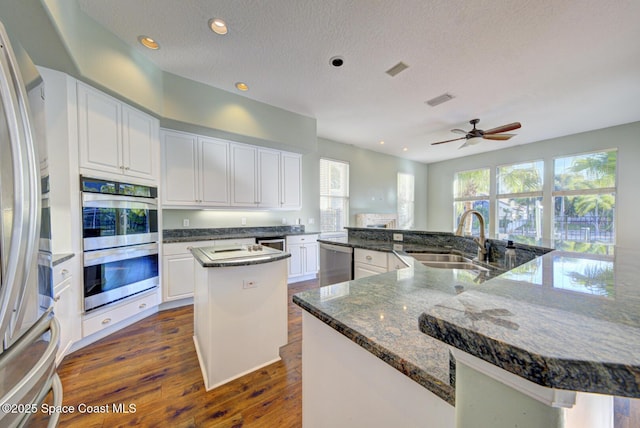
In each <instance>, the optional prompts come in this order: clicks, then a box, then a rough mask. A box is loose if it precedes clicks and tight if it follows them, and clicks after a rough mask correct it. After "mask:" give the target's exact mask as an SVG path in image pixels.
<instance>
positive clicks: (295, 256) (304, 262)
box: [287, 235, 318, 283]
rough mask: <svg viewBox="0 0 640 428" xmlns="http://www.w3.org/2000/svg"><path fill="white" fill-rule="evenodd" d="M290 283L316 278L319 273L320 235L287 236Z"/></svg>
mask: <svg viewBox="0 0 640 428" xmlns="http://www.w3.org/2000/svg"><path fill="white" fill-rule="evenodd" d="M287 251H288V252H289V253H290V254H291V257H290V258H289V283H292V282H298V281H304V280H307V279H312V278H315V277H316V275H317V273H318V235H293V236H287Z"/></svg>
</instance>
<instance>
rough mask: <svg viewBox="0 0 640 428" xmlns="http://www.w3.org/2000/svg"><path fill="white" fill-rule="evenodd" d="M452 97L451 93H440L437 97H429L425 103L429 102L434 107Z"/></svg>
mask: <svg viewBox="0 0 640 428" xmlns="http://www.w3.org/2000/svg"><path fill="white" fill-rule="evenodd" d="M452 99H453V95H451V94H442V95H440V96H438V97H435V98H432V99H430V100H429V101H426V103H427V104H429V105H430V106H431V107H435V106H437V105H439V104H442V103H446V102H447V101H449V100H452Z"/></svg>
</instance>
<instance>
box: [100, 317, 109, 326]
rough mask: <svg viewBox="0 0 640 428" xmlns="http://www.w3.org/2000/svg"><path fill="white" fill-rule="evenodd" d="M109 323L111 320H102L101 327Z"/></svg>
mask: <svg viewBox="0 0 640 428" xmlns="http://www.w3.org/2000/svg"><path fill="white" fill-rule="evenodd" d="M110 322H111V318H105V319H103V320H102V325H106V324H109V323H110Z"/></svg>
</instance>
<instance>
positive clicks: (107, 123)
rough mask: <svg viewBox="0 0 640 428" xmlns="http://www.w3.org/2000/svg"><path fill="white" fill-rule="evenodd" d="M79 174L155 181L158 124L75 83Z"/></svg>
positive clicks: (144, 115)
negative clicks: (97, 174)
mask: <svg viewBox="0 0 640 428" xmlns="http://www.w3.org/2000/svg"><path fill="white" fill-rule="evenodd" d="M77 95H78V142H79V147H80V171H81V172H84V173H88V174H91V172H93V171H98V172H101V173H106V174H108V175H109V176H110V177H114V178H115V177H118V178H120V177H121V176H128V177H135V178H140V179H144V180H150V181H153V182H157V181H158V176H159V168H158V158H159V147H158V130H159V122H158V120H157V119H156V118H154V117H152V116H150V115H148V114H145V113H143V112H141V111H139V110H136V109H134V108H132V107H130V106H128V105H127V104H124V103H122V102H120V101H118V100H117V99H115V98H113V97H111V96H109V95H106V94H104V93H102V92H100V91H98V90H96V89H94V88H92V87H90V86H87V85H85V84H83V83H80V82H78V91H77Z"/></svg>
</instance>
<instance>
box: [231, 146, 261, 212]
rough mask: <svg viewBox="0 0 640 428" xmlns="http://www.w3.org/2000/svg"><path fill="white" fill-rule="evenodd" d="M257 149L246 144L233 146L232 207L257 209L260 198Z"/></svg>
mask: <svg viewBox="0 0 640 428" xmlns="http://www.w3.org/2000/svg"><path fill="white" fill-rule="evenodd" d="M257 152H258V151H257V149H256V148H255V147H252V146H246V145H244V144H231V205H232V206H234V207H256V206H258V197H257V194H256V193H257V192H256V180H257V177H258V162H257Z"/></svg>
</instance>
